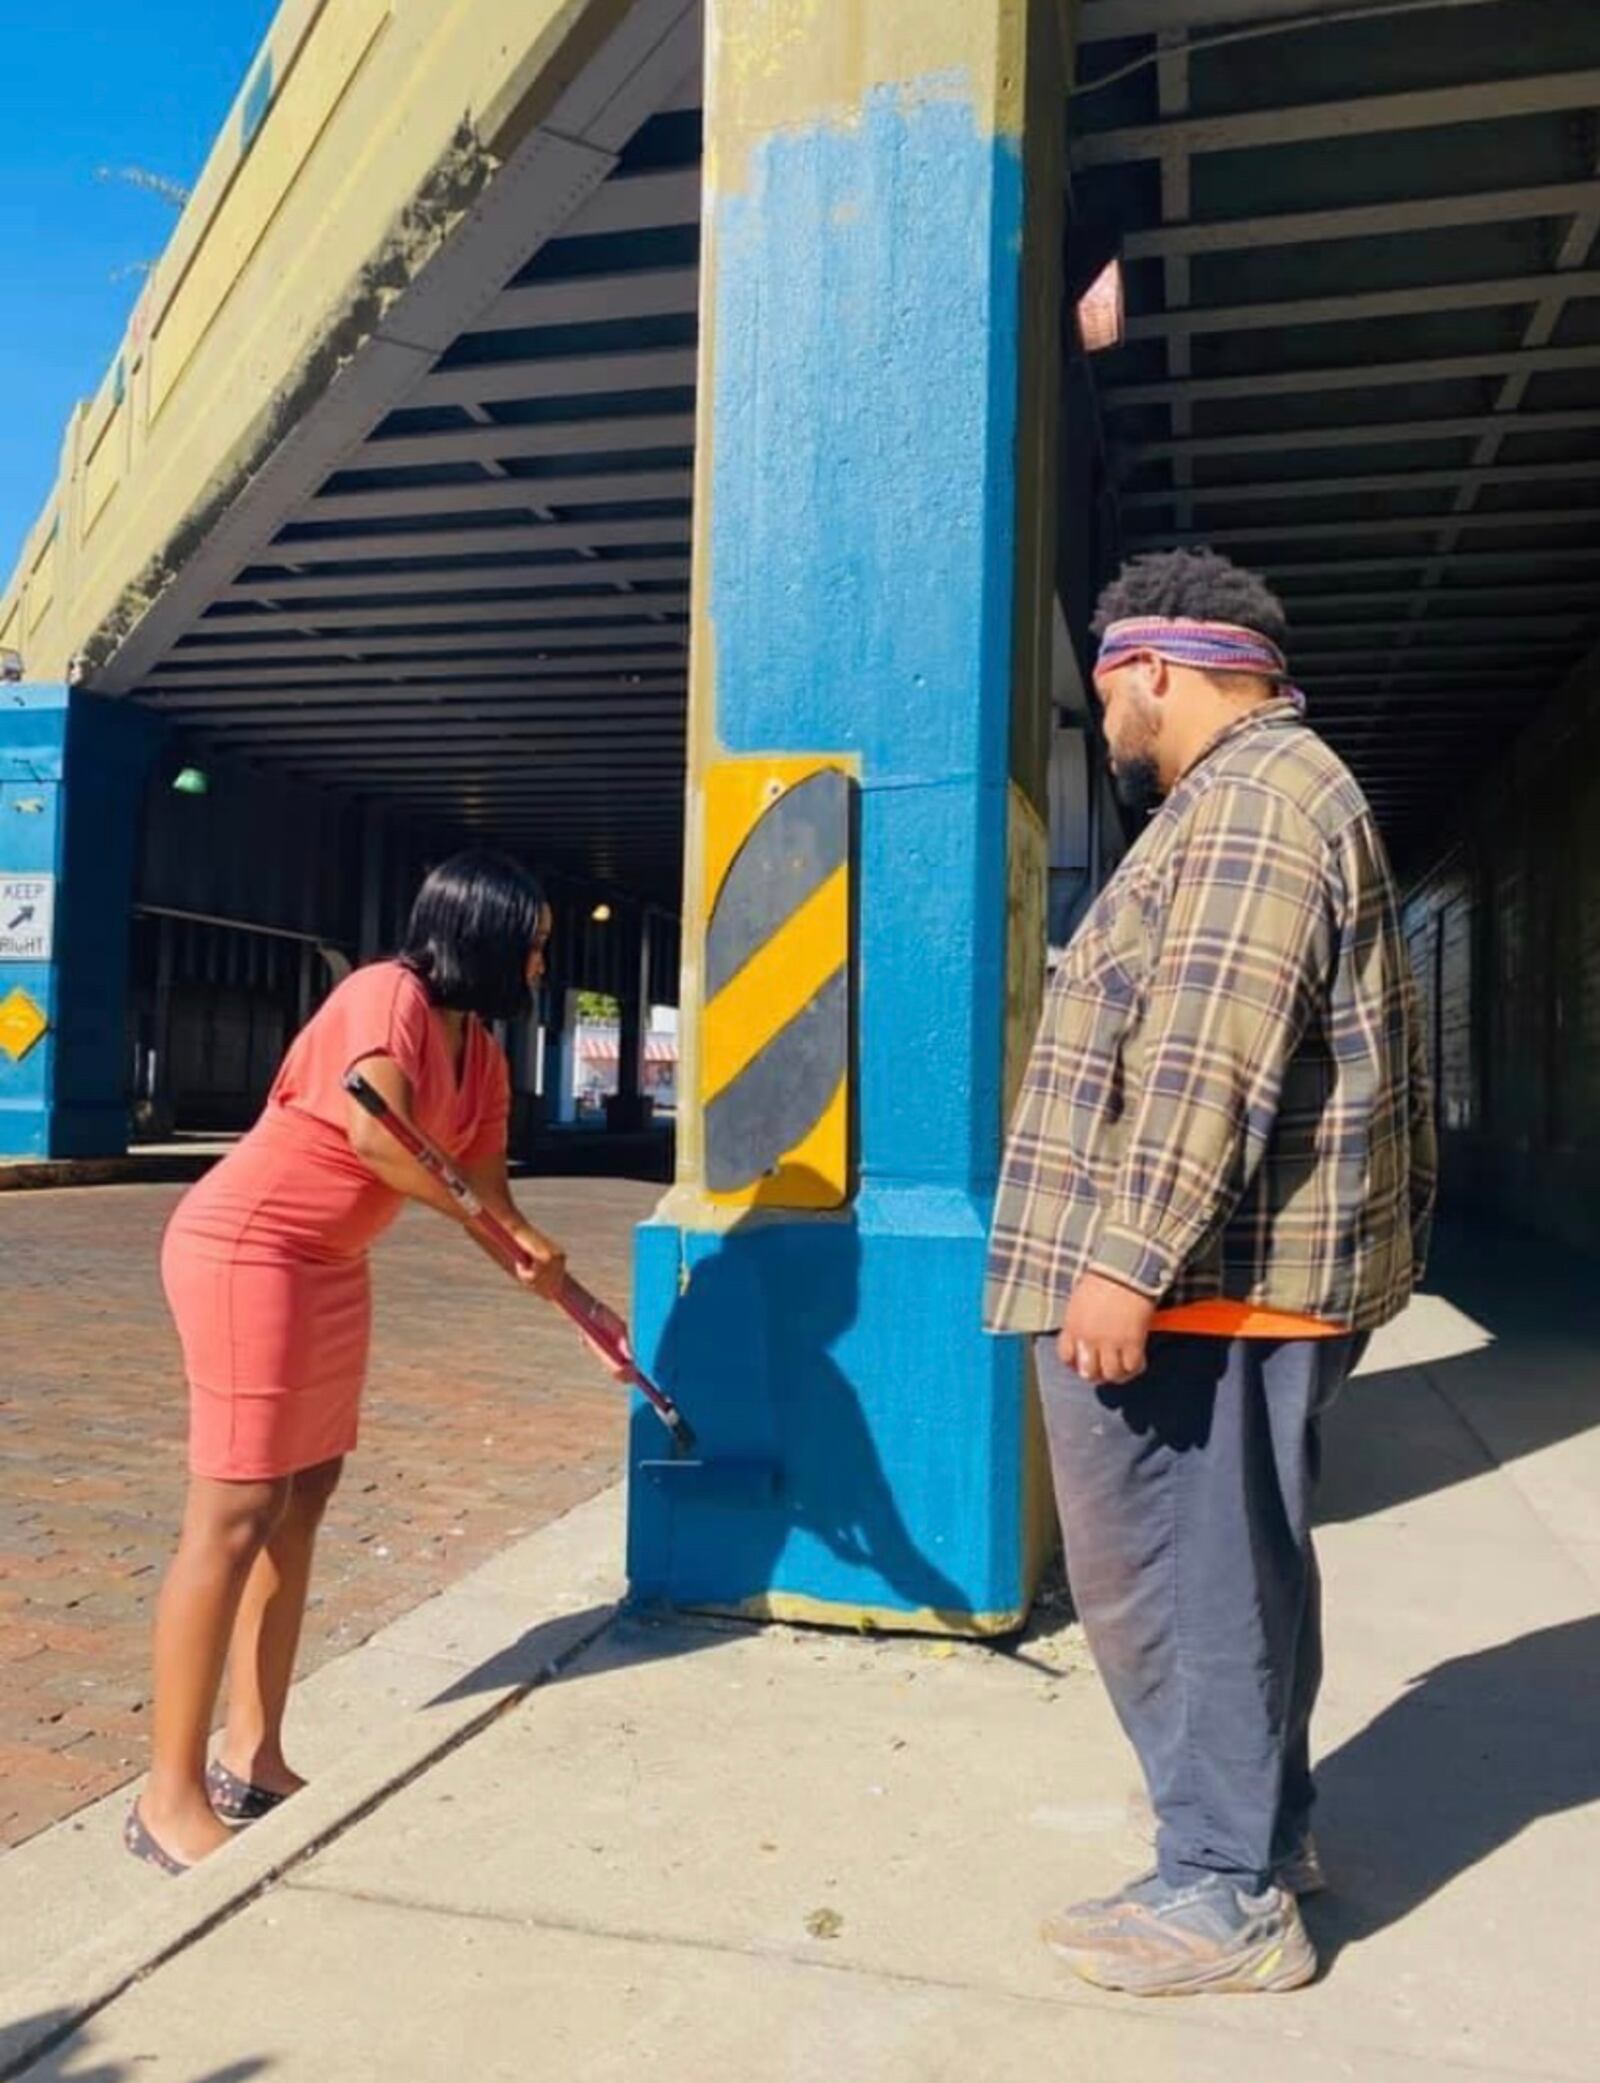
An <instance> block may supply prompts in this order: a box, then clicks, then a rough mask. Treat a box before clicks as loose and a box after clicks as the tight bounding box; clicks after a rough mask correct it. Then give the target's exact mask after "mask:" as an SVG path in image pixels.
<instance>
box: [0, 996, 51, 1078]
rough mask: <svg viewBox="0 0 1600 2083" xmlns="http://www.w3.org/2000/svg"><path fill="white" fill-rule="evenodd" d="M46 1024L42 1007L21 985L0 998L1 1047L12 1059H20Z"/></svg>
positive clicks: (43, 1030)
mask: <svg viewBox="0 0 1600 2083" xmlns="http://www.w3.org/2000/svg"><path fill="white" fill-rule="evenodd" d="M49 1026H50V1022H49V1020H48V1019H47V1018H46V1016H45V1010H44V1007H43V1006H42V1005H40V1003H39V1001H38V1000H37V999H36V998H30V997H29V996H28V994H27V992H26V991H24V990H23V989H21V987H20V986H19V987H18V988H17V989H16V990H14V991H10V992H8V993H7V994H6V996H5V997H4V998H0V1049H4V1050H5V1052H6V1054H7V1055H8V1056H9V1057H10V1058H11V1060H12V1062H13V1063H20V1062H21V1061H22V1059H23V1057H24V1056H26V1055H27V1053H28V1051H29V1050H30V1049H31V1048H32V1047H33V1045H34V1043H35V1042H36V1041H38V1039H39V1037H40V1036H41V1035H42V1034H44V1033H46V1032H48V1030H49Z"/></svg>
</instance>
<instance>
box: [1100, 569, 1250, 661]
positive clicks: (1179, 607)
mask: <svg viewBox="0 0 1600 2083" xmlns="http://www.w3.org/2000/svg"><path fill="white" fill-rule="evenodd" d="M1139 615H1161V616H1164V617H1166V618H1167V619H1168V620H1179V619H1181V620H1185V621H1191V622H1232V623H1234V624H1235V625H1236V626H1237V627H1238V628H1240V629H1253V630H1255V631H1256V633H1257V634H1258V635H1260V636H1264V637H1270V639H1271V640H1272V642H1273V643H1275V644H1276V645H1277V646H1278V648H1279V650H1280V651H1281V650H1284V649H1285V648H1286V647H1287V644H1288V639H1289V618H1288V616H1287V615H1286V614H1285V613H1284V608H1283V602H1282V601H1281V600H1279V598H1278V596H1277V595H1276V594H1275V593H1274V592H1273V590H1272V588H1271V587H1270V586H1269V585H1268V584H1267V582H1266V580H1265V579H1262V578H1258V577H1257V575H1256V574H1255V573H1254V572H1253V571H1245V570H1243V569H1241V567H1240V566H1239V565H1237V564H1231V563H1230V562H1229V561H1228V559H1227V558H1226V557H1222V556H1219V555H1218V554H1217V552H1216V551H1215V550H1152V551H1150V552H1148V553H1147V554H1146V555H1145V556H1142V557H1135V558H1134V559H1133V560H1132V562H1131V563H1128V564H1125V565H1124V566H1123V567H1122V569H1121V571H1120V572H1118V574H1117V576H1116V577H1115V578H1114V579H1113V580H1112V581H1111V583H1110V585H1109V586H1107V587H1106V589H1105V591H1104V592H1103V593H1102V594H1101V595H1100V599H1099V602H1098V604H1097V606H1096V608H1095V614H1094V622H1093V624H1092V625H1091V626H1092V628H1093V630H1094V633H1095V635H1096V636H1104V634H1105V632H1106V630H1107V629H1108V628H1109V627H1110V625H1111V624H1112V623H1113V622H1123V621H1126V620H1128V619H1129V618H1130V617H1132V616H1139Z"/></svg>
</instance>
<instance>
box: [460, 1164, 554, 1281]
mask: <svg viewBox="0 0 1600 2083" xmlns="http://www.w3.org/2000/svg"><path fill="white" fill-rule="evenodd" d="M461 1171H462V1176H463V1177H464V1178H465V1179H466V1182H467V1184H468V1185H469V1186H470V1187H471V1188H472V1190H473V1192H474V1193H475V1194H476V1195H477V1196H478V1199H479V1200H480V1201H482V1203H483V1205H484V1206H485V1208H487V1209H488V1211H489V1213H490V1214H491V1215H493V1216H496V1217H497V1218H498V1219H499V1220H500V1221H501V1222H503V1223H504V1224H505V1226H506V1228H507V1229H508V1230H510V1232H511V1234H512V1235H513V1236H514V1237H515V1238H516V1240H517V1242H518V1243H519V1244H520V1245H521V1246H522V1248H523V1250H524V1251H526V1252H527V1253H528V1255H529V1257H530V1258H531V1259H532V1260H533V1264H532V1265H531V1266H530V1267H529V1268H528V1269H527V1271H526V1272H522V1273H519V1274H518V1275H517V1278H518V1279H519V1280H521V1281H523V1282H524V1284H525V1285H526V1286H528V1287H531V1288H532V1289H533V1290H534V1292H535V1293H536V1294H541V1295H544V1296H546V1297H553V1296H554V1295H556V1294H557V1293H559V1291H560V1288H561V1283H562V1281H563V1280H565V1279H566V1277H567V1258H566V1253H565V1252H564V1251H563V1250H562V1249H561V1247H560V1245H559V1244H556V1243H553V1242H552V1241H551V1239H550V1238H549V1237H547V1236H546V1235H545V1234H544V1232H543V1230H539V1229H535V1228H534V1226H533V1224H532V1223H531V1222H529V1221H528V1219H527V1217H526V1216H525V1215H524V1214H523V1212H522V1210H521V1209H520V1208H519V1207H518V1206H517V1204H516V1202H515V1201H514V1200H513V1199H512V1198H511V1179H510V1174H509V1173H508V1171H507V1169H506V1153H505V1151H504V1150H503V1149H501V1150H497V1151H496V1152H495V1153H494V1155H493V1156H492V1157H483V1158H479V1159H478V1160H477V1162H476V1163H474V1164H464V1165H463V1166H462V1167H461Z"/></svg>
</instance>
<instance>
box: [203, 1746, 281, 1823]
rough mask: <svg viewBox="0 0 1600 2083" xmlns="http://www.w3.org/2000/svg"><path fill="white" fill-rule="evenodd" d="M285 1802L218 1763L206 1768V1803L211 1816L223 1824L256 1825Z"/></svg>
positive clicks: (216, 1761)
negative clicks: (208, 1803) (218, 1818)
mask: <svg viewBox="0 0 1600 2083" xmlns="http://www.w3.org/2000/svg"><path fill="white" fill-rule="evenodd" d="M288 1798H289V1796H288V1795H287V1794H275V1793H274V1792H273V1791H272V1789H271V1787H268V1786H256V1785H255V1784H254V1782H253V1781H251V1780H248V1779H241V1778H240V1777H239V1775H238V1773H237V1772H230V1771H229V1770H228V1768H227V1766H226V1765H224V1764H223V1763H222V1762H221V1761H220V1760H219V1759H216V1758H213V1759H212V1761H211V1763H210V1764H209V1765H207V1767H206V1799H207V1800H208V1801H209V1802H210V1803H211V1812H212V1814H213V1815H215V1816H218V1817H220V1818H221V1820H222V1821H223V1822H225V1823H258V1822H260V1820H261V1818H262V1817H263V1816H264V1815H270V1814H271V1813H272V1811H273V1809H275V1808H279V1807H281V1806H282V1805H283V1803H284V1802H285V1801H287V1800H288Z"/></svg>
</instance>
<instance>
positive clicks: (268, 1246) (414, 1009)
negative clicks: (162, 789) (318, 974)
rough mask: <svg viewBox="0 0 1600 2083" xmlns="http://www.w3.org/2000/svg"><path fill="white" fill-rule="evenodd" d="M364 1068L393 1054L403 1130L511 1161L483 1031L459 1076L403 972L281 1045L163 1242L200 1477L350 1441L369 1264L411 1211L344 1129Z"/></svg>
mask: <svg viewBox="0 0 1600 2083" xmlns="http://www.w3.org/2000/svg"><path fill="white" fill-rule="evenodd" d="M372 1056H389V1057H392V1058H393V1060H394V1061H395V1063H396V1064H397V1065H398V1066H399V1068H400V1069H401V1070H402V1071H403V1072H404V1073H405V1075H406V1077H407V1079H408V1080H409V1081H410V1085H411V1092H412V1118H413V1119H414V1120H415V1121H416V1124H417V1126H418V1127H419V1128H420V1129H421V1130H422V1132H423V1134H424V1135H426V1136H427V1137H429V1139H430V1140H431V1141H433V1142H435V1143H437V1144H438V1145H439V1146H440V1148H441V1149H443V1150H445V1151H446V1152H448V1154H449V1155H450V1156H451V1157H453V1158H454V1159H455V1160H456V1161H457V1162H458V1163H465V1164H475V1163H478V1162H480V1161H481V1160H483V1159H485V1158H488V1157H492V1156H494V1155H496V1154H497V1153H498V1152H499V1151H501V1150H503V1149H504V1148H505V1140H506V1120H507V1114H508V1111H509V1107H510V1080H509V1077H508V1074H507V1070H506V1060H505V1057H504V1055H503V1054H502V1052H501V1050H500V1049H499V1047H498V1046H497V1045H496V1043H495V1041H494V1038H493V1037H492V1036H491V1035H490V1034H489V1032H488V1031H487V1029H486V1028H484V1027H483V1026H482V1025H481V1024H480V1023H479V1022H478V1021H477V1020H475V1019H469V1020H468V1022H467V1034H466V1045H465V1049H464V1052H463V1056H462V1062H461V1069H460V1073H459V1075H458V1074H457V1071H456V1069H455V1066H454V1065H453V1064H452V1062H451V1060H450V1056H451V1052H450V1046H449V1040H448V1037H447V1035H446V1033H445V1030H444V1028H443V1026H442V1024H441V1022H440V1021H439V1020H438V1018H437V1017H436V1016H435V1015H434V1012H433V1010H432V1008H431V1006H430V1004H429V1002H428V995H427V992H426V991H425V990H424V989H423V987H422V985H421V983H419V982H418V980H417V978H416V977H414V976H413V975H412V974H411V972H410V971H409V970H407V969H403V968H402V967H401V966H400V964H399V963H397V962H379V963H375V964H374V965H373V966H372V967H371V968H368V969H358V970H357V971H356V972H355V973H354V975H352V976H349V977H346V979H345V980H344V982H343V983H342V984H340V985H339V986H338V988H337V989H336V990H335V991H334V992H333V993H332V995H331V996H330V997H329V999H328V1001H327V1003H326V1004H325V1005H324V1006H323V1007H322V1009H321V1011H320V1012H318V1013H317V1015H316V1017H315V1018H314V1019H313V1020H311V1021H310V1022H309V1024H308V1025H307V1026H306V1027H305V1029H304V1030H303V1031H302V1032H301V1034H300V1035H299V1036H298V1037H297V1038H296V1040H295V1041H294V1043H293V1045H292V1046H291V1047H290V1050H289V1053H288V1055H287V1056H286V1057H285V1058H284V1061H283V1067H282V1068H281V1069H280V1071H279V1072H278V1075H277V1078H276V1079H275V1080H274V1082H273V1086H272V1090H271V1092H270V1094H269V1095H268V1098H267V1105H266V1111H265V1112H264V1113H263V1114H262V1116H261V1119H260V1120H259V1121H258V1122H257V1124H256V1126H255V1127H254V1128H253V1129H251V1131H250V1133H249V1134H248V1135H247V1136H246V1137H245V1138H244V1140H243V1142H241V1143H240V1144H239V1146H238V1148H237V1149H235V1150H234V1151H233V1152H231V1154H230V1155H229V1156H228V1157H226V1158H225V1159H224V1160H223V1162H222V1163H221V1164H219V1165H218V1166H217V1167H216V1169H215V1170H214V1171H212V1172H210V1173H208V1174H207V1176H206V1177H205V1178H204V1179H202V1180H201V1181H200V1183H199V1184H198V1185H197V1186H196V1187H194V1188H193V1190H192V1191H191V1192H190V1193H189V1194H187V1195H186V1196H185V1198H184V1199H183V1201H182V1202H181V1203H180V1204H179V1207H178V1210H177V1213H176V1214H175V1215H174V1216H173V1218H172V1222H171V1224H170V1225H169V1227H168V1230H167V1235H166V1242H165V1244H164V1246H163V1249H162V1259H161V1273H162V1279H163V1282H164V1283H165V1286H166V1291H167V1300H168V1302H169V1303H170V1304H171V1307H172V1313H173V1315H174V1317H175V1318H176V1319H177V1324H178V1335H179V1337H180V1338H181V1339H182V1341H183V1357H184V1367H185V1371H186V1373H187V1375H188V1378H189V1466H190V1469H191V1470H192V1471H193V1473H194V1474H196V1475H201V1476H214V1477H218V1478H220V1479H222V1480H224V1481H233V1482H248V1481H259V1480H261V1479H263V1478H266V1477H271V1476H283V1475H291V1474H293V1473H294V1471H295V1470H296V1469H300V1468H311V1467H314V1466H315V1465H316V1464H317V1463H318V1462H320V1461H330V1460H332V1459H334V1457H335V1456H337V1455H340V1454H345V1453H348V1452H349V1451H350V1449H351V1448H352V1447H353V1446H354V1445H355V1443H356V1431H357V1424H358V1419H359V1415H360V1406H361V1390H362V1384H363V1383H364V1381H365V1379H366V1371H367V1348H368V1344H369V1340H370V1333H371V1322H372V1293H371V1286H370V1282H369V1277H368V1271H367V1253H368V1250H369V1249H370V1247H371V1245H372V1244H373V1242H374V1240H375V1239H376V1238H377V1237H378V1236H380V1235H381V1234H382V1232H383V1231H384V1230H386V1229H387V1228H388V1227H389V1225H390V1223H391V1222H393V1220H394V1219H395V1217H396V1216H397V1215H398V1214H399V1212H400V1209H401V1206H402V1203H403V1196H402V1195H400V1194H398V1193H395V1192H394V1191H393V1190H392V1189H391V1188H389V1187H387V1186H385V1185H383V1184H382V1183H381V1181H379V1180H378V1179H377V1178H375V1177H374V1176H373V1174H372V1173H371V1172H370V1171H368V1169H367V1167H366V1166H365V1165H364V1164H363V1163H362V1162H361V1160H360V1158H359V1157H357V1156H356V1154H355V1151H354V1150H353V1149H352V1148H351V1146H350V1142H349V1139H348V1136H347V1134H346V1125H345V1124H346V1118H347V1116H346V1109H347V1105H348V1101H347V1098H346V1094H345V1092H344V1089H343V1079H344V1075H345V1073H346V1071H348V1070H349V1069H350V1068H351V1067H352V1066H353V1065H355V1064H357V1063H360V1062H362V1061H363V1060H364V1059H366V1058H369V1057H372ZM441 1241H443V1240H442V1239H441Z"/></svg>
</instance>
